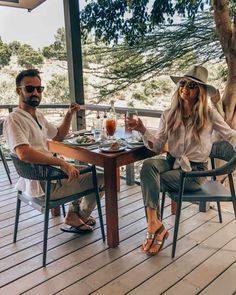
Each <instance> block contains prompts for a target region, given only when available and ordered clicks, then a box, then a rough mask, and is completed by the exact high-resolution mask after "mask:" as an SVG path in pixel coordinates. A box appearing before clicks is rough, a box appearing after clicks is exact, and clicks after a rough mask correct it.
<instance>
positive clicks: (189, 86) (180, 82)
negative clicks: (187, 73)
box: [179, 80, 198, 89]
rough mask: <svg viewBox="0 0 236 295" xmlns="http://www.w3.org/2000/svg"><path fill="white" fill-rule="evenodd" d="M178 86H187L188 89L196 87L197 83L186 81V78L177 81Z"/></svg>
mask: <svg viewBox="0 0 236 295" xmlns="http://www.w3.org/2000/svg"><path fill="white" fill-rule="evenodd" d="M179 87H187V88H188V89H195V88H196V87H198V84H197V83H195V82H193V81H190V82H187V81H186V80H181V81H179Z"/></svg>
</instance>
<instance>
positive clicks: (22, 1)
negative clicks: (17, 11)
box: [0, 0, 46, 10]
mask: <svg viewBox="0 0 236 295" xmlns="http://www.w3.org/2000/svg"><path fill="white" fill-rule="evenodd" d="M45 1H46V0H5V1H1V0H0V6H9V7H15V8H25V9H28V10H32V9H34V8H35V7H37V6H39V5H40V4H42V3H43V2H45Z"/></svg>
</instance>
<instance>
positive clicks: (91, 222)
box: [84, 216, 96, 226]
mask: <svg viewBox="0 0 236 295" xmlns="http://www.w3.org/2000/svg"><path fill="white" fill-rule="evenodd" d="M84 223H85V224H87V225H90V226H94V225H95V224H96V219H95V218H94V217H93V216H89V218H88V219H87V220H86V221H85V222H84Z"/></svg>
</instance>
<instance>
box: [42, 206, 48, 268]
mask: <svg viewBox="0 0 236 295" xmlns="http://www.w3.org/2000/svg"><path fill="white" fill-rule="evenodd" d="M48 220H49V209H46V210H45V214H44V234H43V266H46V260H47V242H48Z"/></svg>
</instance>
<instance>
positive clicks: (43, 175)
mask: <svg viewBox="0 0 236 295" xmlns="http://www.w3.org/2000/svg"><path fill="white" fill-rule="evenodd" d="M11 158H12V161H13V164H14V166H15V168H16V171H17V173H18V174H19V176H21V177H23V178H27V179H31V180H39V181H47V180H57V179H63V178H68V176H67V175H66V174H65V173H64V172H63V171H62V170H60V169H58V168H56V167H53V166H50V165H39V164H31V163H27V162H24V161H21V160H20V159H19V158H18V157H17V156H16V155H15V154H11Z"/></svg>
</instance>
